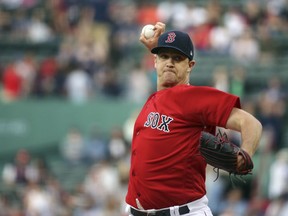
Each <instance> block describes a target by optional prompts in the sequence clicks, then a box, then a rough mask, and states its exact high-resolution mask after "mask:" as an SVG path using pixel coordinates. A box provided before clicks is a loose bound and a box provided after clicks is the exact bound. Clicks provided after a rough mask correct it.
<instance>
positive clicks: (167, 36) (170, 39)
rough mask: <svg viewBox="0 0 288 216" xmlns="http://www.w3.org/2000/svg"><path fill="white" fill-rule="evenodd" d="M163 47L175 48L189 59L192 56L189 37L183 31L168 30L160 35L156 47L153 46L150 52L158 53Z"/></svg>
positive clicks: (192, 48) (192, 51) (192, 49)
mask: <svg viewBox="0 0 288 216" xmlns="http://www.w3.org/2000/svg"><path fill="white" fill-rule="evenodd" d="M163 48H172V49H176V50H178V51H179V52H181V53H183V54H184V55H185V56H187V57H188V59H189V60H190V61H191V60H192V59H193V57H194V46H193V43H192V40H191V38H190V37H189V35H188V34H187V33H185V32H181V31H168V32H165V33H163V34H162V35H160V37H159V39H158V45H157V47H154V48H153V49H152V50H151V52H152V53H153V54H158V52H159V50H161V49H163Z"/></svg>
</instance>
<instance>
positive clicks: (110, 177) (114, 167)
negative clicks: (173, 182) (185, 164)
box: [0, 0, 288, 216]
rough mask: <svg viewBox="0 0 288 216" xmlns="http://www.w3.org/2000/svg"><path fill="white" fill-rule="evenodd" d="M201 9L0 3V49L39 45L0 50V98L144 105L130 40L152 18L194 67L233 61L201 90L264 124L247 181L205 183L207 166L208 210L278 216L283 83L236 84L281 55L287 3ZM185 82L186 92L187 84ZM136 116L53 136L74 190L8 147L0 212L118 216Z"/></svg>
mask: <svg viewBox="0 0 288 216" xmlns="http://www.w3.org/2000/svg"><path fill="white" fill-rule="evenodd" d="M200 2H201V4H200V3H199V4H196V3H193V1H177V2H174V1H168V0H167V1H159V2H157V3H156V2H154V1H145V2H144V1H132V0H120V1H117V0H115V1H107V0H82V1H77V0H51V1H44V0H13V1H12V0H0V17H1V19H0V40H1V41H0V49H1V44H2V46H3V43H4V44H5V43H7V44H10V45H12V46H13V43H22V44H24V45H25V44H26V46H27V47H28V48H29V45H31V44H32V45H33V46H35V45H39V47H43V45H46V48H44V49H43V48H42V49H43V50H41V49H40V48H39V49H40V50H33V51H31V50H29V49H27V51H25V52H15V53H14V54H9V58H7V56H5V53H4V52H2V51H1V50H0V77H1V100H2V101H3V102H7V103H8V102H13V101H17V100H23V99H27V98H29V99H30V98H37V99H45V98H48V97H51V96H53V97H59V98H63V99H65V100H66V99H67V100H70V101H72V102H74V103H78V104H83V103H85V102H87V101H89V100H95V99H96V100H97V97H108V98H112V99H114V98H120V99H126V100H130V101H133V102H135V103H143V102H144V100H145V99H146V98H147V97H148V95H149V94H150V93H151V92H153V91H154V90H155V86H156V85H155V80H156V79H155V73H153V72H154V68H153V67H154V65H153V56H152V55H151V54H150V53H148V52H147V51H146V50H145V48H144V47H142V46H141V44H140V43H139V34H140V32H141V28H142V26H143V25H145V24H150V23H151V24H153V23H155V22H156V21H162V22H164V23H166V25H167V29H179V30H185V31H187V32H189V34H190V36H191V37H192V39H193V41H194V45H195V48H196V61H197V57H199V58H201V56H203V57H205V55H223V56H227V57H229V58H231V59H233V61H234V62H236V63H238V64H237V65H239V66H235V67H233V69H231V68H229V67H227V66H226V65H223V66H221V67H215V68H214V70H213V71H211V72H210V74H211V77H210V78H207V80H208V81H209V82H208V84H209V85H211V86H212V85H213V86H214V87H216V88H218V89H221V90H223V91H227V92H231V93H233V94H237V95H239V96H240V97H241V100H242V103H243V108H244V109H245V110H247V111H249V112H250V113H253V114H255V116H257V117H258V118H259V120H260V121H261V123H262V124H263V128H264V132H263V136H262V140H261V144H260V148H259V151H258V152H257V154H256V156H257V157H256V158H257V161H256V162H255V163H256V164H255V165H256V167H257V169H255V173H254V174H253V176H252V177H251V178H248V179H247V182H246V184H241V183H238V184H236V185H238V186H236V187H235V186H233V184H232V183H233V181H232V182H231V180H230V178H229V176H227V175H225V173H223V174H222V173H221V176H220V178H218V179H217V181H216V182H213V180H214V179H215V178H216V174H215V173H214V172H213V169H212V168H211V167H208V169H207V190H208V197H209V199H210V206H211V209H212V210H213V213H214V214H215V216H284V215H288V202H287V201H288V196H287V195H288V194H287V192H288V188H287V184H286V182H287V180H288V150H287V148H286V147H287V143H285V142H287V138H286V140H285V134H286V133H287V132H286V131H287V120H285V118H286V117H287V112H286V106H287V86H285V85H286V83H283V80H281V78H280V77H278V76H277V72H274V71H273V73H274V74H275V76H271V78H270V79H269V80H267V82H266V83H265V86H263V87H261V88H260V87H259V89H257V93H253V94H250V92H249V91H248V90H247V85H246V84H247V70H246V69H247V68H248V67H249V66H251V65H252V66H253V65H259V64H263V65H266V64H270V63H273V62H275V59H277V57H279V56H280V55H283V52H284V51H283V50H285V46H284V45H283V46H284V48H283V47H281V46H279V41H282V40H283V39H285V38H287V36H288V29H287V28H288V22H287V21H288V3H287V1H284V0H269V1H268V0H267V1H266V0H264V1H263V0H262V1H260V0H259V1H257V0H247V1H231V3H230V4H221V1H220V0H219V1H217V0H211V1H203V2H202V1H200ZM204 2H205V3H204ZM232 2H233V3H232ZM51 44H54V45H55V44H56V45H57V49H56V51H55V52H54V53H49V54H47V52H45V51H46V50H45V49H49V47H50V46H52V45H51ZM40 45H41V46H40ZM44 47H45V46H44ZM7 55H8V54H7ZM4 57H5V59H6V60H5V61H1V58H3V59H4ZM7 59H8V60H7ZM204 64H209V62H207V63H206V62H205V63H204ZM196 67H197V66H196ZM199 67H200V65H199ZM257 72H258V71H257ZM271 74H272V72H271ZM191 84H196V85H197V83H194V82H193V80H191ZM135 114H137V110H136V111H135V113H134V112H133V113H131V117H130V118H129V119H127V121H126V123H125V124H124V125H123V128H112V129H111V133H110V135H109V136H108V138H107V137H102V136H101V133H99V131H98V128H95V130H92V131H91V134H90V133H89V134H85V133H83V132H82V131H81V129H79V128H75V127H71V130H69V131H68V132H67V134H66V135H63V141H59V154H60V155H61V159H62V160H63V163H64V164H65V169H68V170H71V172H73V170H76V167H77V166H84V167H86V168H87V172H86V174H85V175H84V176H83V181H82V182H81V183H79V184H77V186H75V188H74V189H73V190H66V189H65V187H63V185H62V183H63V182H61V181H60V180H59V179H58V178H57V176H56V175H55V173H53V169H51V167H50V166H49V162H47V161H45V160H44V159H43V158H38V157H37V156H33V155H31V154H30V153H29V151H28V150H27V149H21V150H19V152H17V154H16V155H15V159H14V160H13V161H12V160H11V161H10V162H9V163H8V162H7V164H5V165H4V168H3V172H2V180H3V182H4V188H5V190H4V191H5V192H2V194H1V196H0V215H1V216H2V215H3V216H24V215H25V216H66V215H67V216H68V215H73V216H86V215H87V216H88V215H96V216H102V215H103V216H119V215H124V214H122V212H123V211H122V210H123V201H124V196H125V193H126V186H127V180H128V170H129V156H130V152H129V147H130V141H131V128H132V127H133V122H134V118H135ZM285 132H286V133H285ZM228 134H229V136H230V138H231V139H233V141H234V142H235V143H239V142H240V140H239V136H238V134H237V133H232V132H229V131H228ZM236 181H237V180H236Z"/></svg>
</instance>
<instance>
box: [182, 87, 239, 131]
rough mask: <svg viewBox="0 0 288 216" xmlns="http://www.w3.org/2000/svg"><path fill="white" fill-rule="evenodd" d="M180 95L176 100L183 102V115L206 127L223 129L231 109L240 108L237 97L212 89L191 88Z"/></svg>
mask: <svg viewBox="0 0 288 216" xmlns="http://www.w3.org/2000/svg"><path fill="white" fill-rule="evenodd" d="M180 95H181V96H180V97H179V98H178V99H180V100H183V101H185V102H184V103H185V104H184V105H183V106H184V107H185V108H184V110H185V113H183V114H184V115H186V117H188V118H191V119H190V120H191V121H193V122H199V124H203V125H206V126H220V127H225V126H226V123H227V120H228V118H229V116H230V113H231V111H232V109H233V108H234V107H236V108H241V105H240V99H239V97H238V96H235V95H232V94H229V93H226V92H223V91H220V90H218V89H215V88H212V87H205V86H203V87H199V86H197V87H196V86H191V87H190V88H185V89H183V93H181V94H180Z"/></svg>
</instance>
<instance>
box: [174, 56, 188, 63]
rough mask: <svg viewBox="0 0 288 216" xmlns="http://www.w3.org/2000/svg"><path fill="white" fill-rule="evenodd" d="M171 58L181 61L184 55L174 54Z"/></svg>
mask: <svg viewBox="0 0 288 216" xmlns="http://www.w3.org/2000/svg"><path fill="white" fill-rule="evenodd" d="M172 59H173V60H174V61H176V62H180V61H183V60H184V59H185V57H184V56H182V55H175V56H173V57H172Z"/></svg>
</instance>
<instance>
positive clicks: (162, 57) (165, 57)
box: [159, 53, 169, 59]
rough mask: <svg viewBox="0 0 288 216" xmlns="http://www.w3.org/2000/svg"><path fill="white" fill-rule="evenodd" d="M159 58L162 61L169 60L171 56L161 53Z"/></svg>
mask: <svg viewBox="0 0 288 216" xmlns="http://www.w3.org/2000/svg"><path fill="white" fill-rule="evenodd" d="M159 57H160V58H161V59H168V58H169V56H168V55H167V54H165V53H160V54H159Z"/></svg>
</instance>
